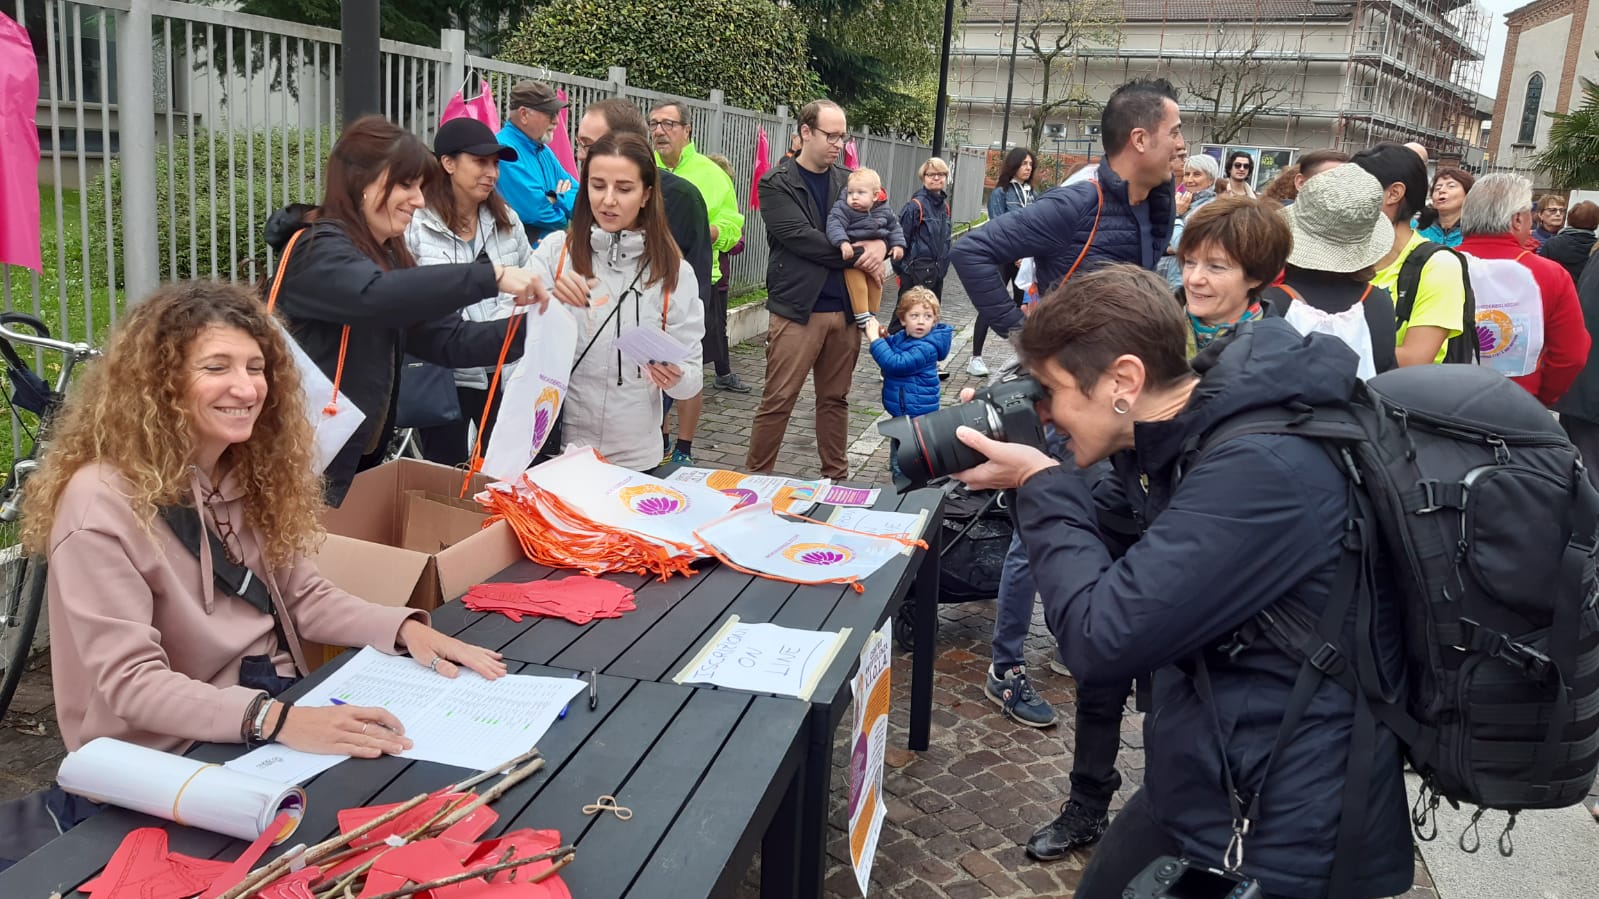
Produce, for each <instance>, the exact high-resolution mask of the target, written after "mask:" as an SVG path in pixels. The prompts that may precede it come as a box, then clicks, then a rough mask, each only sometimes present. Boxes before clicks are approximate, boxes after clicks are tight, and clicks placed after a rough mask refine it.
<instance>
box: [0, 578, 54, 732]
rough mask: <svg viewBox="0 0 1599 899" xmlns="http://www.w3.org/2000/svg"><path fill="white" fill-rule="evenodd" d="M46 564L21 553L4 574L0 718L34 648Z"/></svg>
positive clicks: (0, 649)
mask: <svg viewBox="0 0 1599 899" xmlns="http://www.w3.org/2000/svg"><path fill="white" fill-rule="evenodd" d="M45 567H46V563H45V560H44V559H43V558H30V557H28V556H21V555H19V557H18V558H17V559H16V561H15V562H12V563H11V564H10V565H8V566H7V568H9V569H10V573H9V575H8V576H6V577H4V578H3V579H0V580H4V582H5V583H4V587H5V593H4V596H3V602H0V611H3V612H4V613H5V614H4V617H3V618H0V666H3V667H0V717H3V716H4V715H5V713H6V710H7V709H9V708H10V707H11V697H12V695H13V694H15V693H16V692H17V684H19V683H21V682H22V675H23V674H24V673H25V672H26V671H27V670H28V657H29V655H30V654H31V653H32V650H33V634H34V631H36V630H38V628H39V615H40V613H41V612H42V611H43V609H44V590H45Z"/></svg>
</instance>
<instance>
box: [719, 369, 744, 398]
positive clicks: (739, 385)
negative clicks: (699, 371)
mask: <svg viewBox="0 0 1599 899" xmlns="http://www.w3.org/2000/svg"><path fill="white" fill-rule="evenodd" d="M712 383H714V384H715V386H716V388H717V389H718V390H731V391H733V392H734V393H749V392H750V385H748V384H746V383H744V380H743V379H742V378H740V377H739V376H738V372H735V371H730V372H728V373H727V374H725V375H717V376H716V380H715V381H714V382H712Z"/></svg>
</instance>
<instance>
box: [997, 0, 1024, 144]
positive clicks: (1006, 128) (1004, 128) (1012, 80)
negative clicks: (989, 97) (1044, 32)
mask: <svg viewBox="0 0 1599 899" xmlns="http://www.w3.org/2000/svg"><path fill="white" fill-rule="evenodd" d="M1021 33H1022V0H1016V24H1015V25H1013V26H1011V33H1010V76H1009V77H1007V78H1006V79H1005V121H1004V124H1002V125H1001V126H1000V129H999V153H1000V156H1001V157H1003V156H1004V155H1005V145H1006V143H1007V142H1008V141H1009V140H1010V101H1011V97H1012V96H1013V95H1014V92H1015V90H1016V42H1017V40H1018V39H1019V38H1020V37H1021Z"/></svg>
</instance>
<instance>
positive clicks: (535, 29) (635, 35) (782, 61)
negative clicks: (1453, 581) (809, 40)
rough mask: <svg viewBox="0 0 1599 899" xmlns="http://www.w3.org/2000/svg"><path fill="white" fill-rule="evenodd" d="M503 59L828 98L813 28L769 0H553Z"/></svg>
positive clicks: (736, 94) (687, 88) (797, 102)
mask: <svg viewBox="0 0 1599 899" xmlns="http://www.w3.org/2000/svg"><path fill="white" fill-rule="evenodd" d="M499 58H500V59H504V60H507V61H509V62H515V63H520V64H522V65H528V66H544V67H547V68H550V69H553V70H555V71H558V72H570V73H571V74H573V75H580V76H583V77H586V78H604V77H605V76H606V73H607V70H608V69H609V67H610V66H626V67H627V80H628V83H629V84H631V85H633V86H634V87H641V88H644V89H646V90H656V91H661V92H663V93H669V94H678V95H680V96H685V97H706V96H709V95H710V92H711V89H712V88H720V89H721V90H722V91H723V92H724V93H725V94H726V96H727V102H728V103H729V104H731V105H733V106H742V107H744V108H746V109H759V110H770V109H774V108H776V107H777V105H778V104H780V103H786V104H788V106H789V108H790V109H791V110H793V111H795V112H798V111H799V108H800V107H801V106H804V105H805V104H806V103H807V102H809V101H810V100H813V99H815V98H816V97H819V96H821V95H822V87H821V82H820V81H818V80H817V78H816V75H815V73H813V72H812V71H811V70H810V67H809V64H808V61H809V58H810V52H809V50H808V49H807V44H806V39H805V25H804V24H803V23H802V22H801V21H800V20H799V17H798V16H797V15H796V14H795V13H794V11H793V10H792V9H790V8H787V7H784V6H779V5H778V4H775V3H770V2H768V0H673V2H671V3H666V4H658V3H653V2H648V0H573V2H570V3H553V4H550V5H548V6H545V7H544V8H543V9H541V10H539V12H538V13H537V14H536V15H534V16H533V17H532V18H530V19H528V20H527V21H526V22H524V23H523V24H522V27H520V28H519V29H517V31H516V32H515V33H514V34H513V35H512V36H511V37H510V39H509V40H507V41H506V42H505V44H504V46H502V47H501V48H500V53H499Z"/></svg>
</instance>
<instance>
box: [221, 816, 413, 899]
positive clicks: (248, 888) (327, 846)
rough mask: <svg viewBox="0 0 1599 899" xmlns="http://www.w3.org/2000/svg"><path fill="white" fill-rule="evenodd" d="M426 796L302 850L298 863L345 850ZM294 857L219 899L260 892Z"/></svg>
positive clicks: (259, 872)
mask: <svg viewBox="0 0 1599 899" xmlns="http://www.w3.org/2000/svg"><path fill="white" fill-rule="evenodd" d="M428 795H429V794H427V793H422V794H420V795H417V796H413V797H412V798H410V799H408V800H406V801H405V802H402V803H400V804H399V805H397V806H395V807H394V808H393V809H391V810H389V811H387V812H385V813H383V814H382V815H379V816H378V817H376V818H373V819H372V820H371V821H368V822H367V823H365V824H363V825H361V826H360V827H357V828H356V829H355V830H352V831H350V832H349V833H347V834H344V835H343V836H337V837H333V838H332V839H329V840H324V841H323V842H321V843H318V844H316V845H315V846H312V847H311V848H309V849H307V850H305V852H304V853H302V854H300V855H298V858H300V859H302V860H303V861H304V862H305V864H308V865H309V864H315V863H316V861H317V860H318V859H320V858H322V857H323V856H325V855H329V854H331V853H332V852H333V850H335V849H339V848H341V847H343V846H348V845H349V844H350V843H352V842H354V841H355V840H357V839H359V838H360V837H363V836H365V835H366V834H368V833H371V832H372V831H374V830H376V829H377V828H379V827H382V826H383V825H385V824H387V823H389V822H390V821H393V820H394V819H395V818H398V817H400V816H401V815H403V814H405V813H406V812H408V811H410V810H411V809H414V808H416V807H417V806H419V805H421V804H422V803H424V802H426V801H427V798H428ZM296 857H297V856H296V854H295V853H292V852H289V853H285V854H284V855H283V856H281V857H279V858H278V859H277V860H276V861H274V862H272V863H271V864H268V865H264V866H262V867H260V868H257V869H255V870H254V871H251V872H250V876H248V877H246V878H245V879H244V880H243V881H241V882H240V883H239V885H238V886H236V887H234V888H233V889H231V890H228V891H227V892H226V893H223V894H222V897H221V899H244V897H245V896H248V895H250V894H251V893H253V892H255V891H256V890H258V889H260V888H261V887H262V886H263V885H265V884H266V883H268V882H270V881H272V880H275V879H277V878H278V877H281V876H282V875H283V873H284V872H286V871H288V870H289V866H290V865H291V864H292V863H293V861H294V860H295V858H296Z"/></svg>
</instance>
